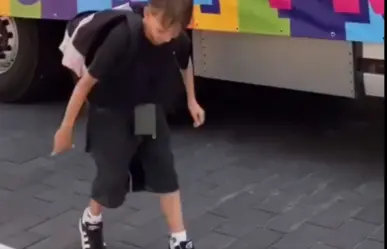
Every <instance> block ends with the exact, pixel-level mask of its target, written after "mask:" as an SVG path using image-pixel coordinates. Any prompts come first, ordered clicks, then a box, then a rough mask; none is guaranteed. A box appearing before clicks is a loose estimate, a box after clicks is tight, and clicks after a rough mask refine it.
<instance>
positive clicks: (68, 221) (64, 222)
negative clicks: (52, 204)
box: [29, 210, 80, 236]
mask: <svg viewBox="0 0 387 249" xmlns="http://www.w3.org/2000/svg"><path fill="white" fill-rule="evenodd" d="M79 217H80V214H79V212H78V211H75V210H69V211H67V212H65V213H62V214H60V215H58V216H57V217H55V218H52V219H50V220H47V221H45V222H43V223H41V224H39V225H37V226H35V227H33V228H31V229H29V231H31V232H34V233H37V234H41V235H47V236H49V235H53V234H57V233H61V232H62V230H63V229H64V228H73V229H75V228H76V227H77V225H78V220H79Z"/></svg>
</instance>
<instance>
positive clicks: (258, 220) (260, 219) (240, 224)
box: [215, 209, 273, 237]
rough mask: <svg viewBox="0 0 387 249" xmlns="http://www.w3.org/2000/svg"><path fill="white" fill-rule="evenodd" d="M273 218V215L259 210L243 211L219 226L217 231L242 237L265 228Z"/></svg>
mask: <svg viewBox="0 0 387 249" xmlns="http://www.w3.org/2000/svg"><path fill="white" fill-rule="evenodd" d="M272 217H273V215H272V214H269V213H265V212H262V211H259V210H254V209H245V210H243V209H241V210H240V212H239V213H235V214H234V215H233V216H230V217H229V218H228V220H227V221H226V222H224V223H222V224H221V225H219V227H217V228H216V229H215V231H216V232H218V233H221V234H226V235H230V236H232V237H241V236H243V235H245V234H246V233H248V232H250V231H252V230H253V229H254V228H256V227H258V226H261V227H262V226H265V225H266V224H267V223H268V221H269V220H270V219H271V218H272Z"/></svg>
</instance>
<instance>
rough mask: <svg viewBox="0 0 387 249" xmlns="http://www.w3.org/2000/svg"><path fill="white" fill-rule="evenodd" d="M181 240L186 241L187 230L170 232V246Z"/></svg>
mask: <svg viewBox="0 0 387 249" xmlns="http://www.w3.org/2000/svg"><path fill="white" fill-rule="evenodd" d="M183 241H187V232H186V231H182V232H179V233H172V234H171V241H170V247H171V248H174V247H175V246H178V245H180V243H181V242H183Z"/></svg>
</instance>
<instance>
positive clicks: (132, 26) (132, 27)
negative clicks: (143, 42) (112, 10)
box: [126, 12, 142, 58]
mask: <svg viewBox="0 0 387 249" xmlns="http://www.w3.org/2000/svg"><path fill="white" fill-rule="evenodd" d="M126 21H127V24H128V27H129V34H130V45H129V56H130V58H134V57H135V56H136V53H137V51H138V48H139V44H138V43H139V40H140V39H139V38H140V32H141V30H142V17H141V15H139V14H137V13H135V12H129V13H127V14H126Z"/></svg>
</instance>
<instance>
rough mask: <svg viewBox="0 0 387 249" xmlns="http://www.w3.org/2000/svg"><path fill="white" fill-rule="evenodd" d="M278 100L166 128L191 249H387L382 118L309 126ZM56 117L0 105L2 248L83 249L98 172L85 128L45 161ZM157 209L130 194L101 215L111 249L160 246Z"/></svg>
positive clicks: (48, 109) (163, 240)
mask: <svg viewBox="0 0 387 249" xmlns="http://www.w3.org/2000/svg"><path fill="white" fill-rule="evenodd" d="M257 94H258V93H257ZM260 96H261V95H260ZM261 97H262V98H264V97H265V96H264V95H263V96H261ZM258 99H260V98H257V100H258ZM274 99H276V98H269V99H266V100H265V101H264V102H262V103H261V104H257V105H255V104H254V105H251V104H246V105H242V104H240V103H239V102H240V101H239V100H238V101H237V102H238V105H240V106H238V108H236V106H235V103H237V102H235V103H233V104H230V105H231V106H230V108H231V109H227V108H226V106H227V101H223V102H222V103H224V104H222V107H221V108H220V109H219V107H216V106H215V107H214V106H211V104H210V105H209V106H208V109H209V114H208V116H209V117H210V119H209V123H208V125H207V126H206V127H204V128H203V129H200V130H194V129H192V128H191V127H190V121H189V122H188V121H187V124H188V125H189V126H188V125H185V124H181V125H179V126H176V127H175V126H174V132H175V133H174V137H173V146H174V149H175V155H176V161H177V171H178V172H179V174H180V182H181V191H182V194H183V197H182V199H183V207H184V216H185V218H186V225H187V229H188V233H189V235H190V237H192V238H193V239H194V241H195V242H196V247H197V248H198V249H379V248H384V174H383V173H384V154H383V153H384V140H383V138H384V136H383V135H381V133H383V132H384V130H383V127H384V123H383V122H382V121H379V119H380V117H381V116H382V114H378V115H379V116H380V117H379V116H377V117H375V120H374V119H371V118H370V119H369V118H368V117H367V118H366V119H365V121H364V122H363V123H365V124H366V125H365V126H357V125H355V124H354V123H356V122H357V120H358V119H359V117H349V116H348V115H344V113H345V114H346V113H347V112H343V115H341V114H340V115H339V116H340V117H339V118H333V117H332V115H331V114H332V110H330V109H329V108H327V110H326V112H327V113H325V114H324V113H321V112H319V116H322V117H319V119H318V121H315V120H314V119H315V118H316V115H314V114H313V112H314V111H310V110H309V109H311V110H313V104H310V103H308V104H304V105H301V106H308V108H307V109H305V108H302V111H300V106H297V107H295V109H294V110H289V109H287V108H289V107H288V106H286V107H284V108H285V109H286V110H285V111H284V109H283V108H282V107H281V108H280V107H278V106H277V107H278V108H277V107H276V108H274V107H275V106H276V105H278V103H279V102H278V101H277V100H275V101H274ZM270 101H273V102H270ZM284 101H285V102H286V103H289V105H292V104H293V103H294V102H295V101H294V99H292V100H291V101H286V100H284ZM268 103H271V105H269V104H268ZM323 103H325V102H323ZM260 106H264V108H260ZM317 106H319V107H320V106H321V103H320V102H319V103H318V104H317ZM336 109H337V107H335V111H334V113H336V112H337V110H336ZM211 110H212V111H211ZM225 110H227V111H225ZM229 110H234V111H229ZM235 110H237V111H235ZM240 110H244V111H243V112H241V111H240ZM320 110H321V109H320ZM225 112H226V114H224V113H225ZM311 112H312V113H311ZM62 113H63V105H48V104H47V105H41V106H38V105H37V106H34V105H31V106H12V105H4V104H0V117H1V122H0V247H1V245H2V244H5V245H7V246H10V247H13V248H14V249H46V248H47V249H79V235H78V230H77V221H78V218H79V216H80V215H81V214H82V211H83V209H84V207H85V205H87V202H88V196H89V190H90V184H91V181H92V179H93V174H94V173H95V168H94V166H93V163H92V160H91V159H90V157H89V156H88V155H86V154H85V153H83V151H82V150H83V145H84V139H83V138H84V134H83V132H84V120H81V121H80V125H79V129H77V131H76V137H75V143H76V145H77V146H76V148H75V150H73V151H71V152H69V153H66V154H64V155H61V156H58V157H50V156H49V154H50V149H51V148H50V146H51V143H52V135H53V133H54V131H55V128H56V125H57V124H58V121H59V118H60V115H61V114H62ZM222 113H223V114H222ZM253 114H254V115H253ZM308 115H309V116H310V117H309V116H308ZM324 115H325V116H324ZM361 118H363V117H361ZM183 119H185V118H183ZM337 119H338V120H337ZM380 120H381V119H380ZM182 122H183V123H184V122H185V121H182ZM159 205H160V204H159V200H158V198H157V197H156V196H153V195H150V194H145V193H144V194H133V195H128V197H127V201H126V202H125V204H124V205H123V206H122V207H121V208H119V209H117V210H106V212H105V213H104V220H105V235H106V236H105V237H106V240H107V242H108V245H109V249H159V248H166V247H167V232H168V230H167V226H166V223H165V221H164V218H163V215H162V214H161V212H160V209H159Z"/></svg>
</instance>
